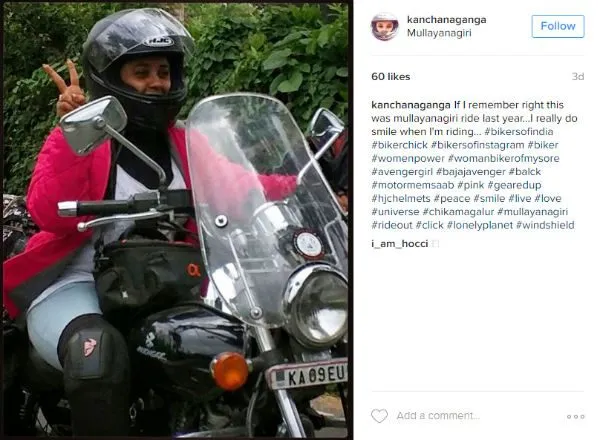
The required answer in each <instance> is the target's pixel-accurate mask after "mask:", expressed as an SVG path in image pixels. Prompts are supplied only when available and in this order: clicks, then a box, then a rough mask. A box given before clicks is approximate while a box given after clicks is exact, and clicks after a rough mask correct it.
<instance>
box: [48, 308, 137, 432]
mask: <svg viewBox="0 0 600 440" xmlns="http://www.w3.org/2000/svg"><path fill="white" fill-rule="evenodd" d="M58 354H59V359H60V361H61V363H62V365H63V370H64V386H65V394H66V397H67V399H68V400H69V404H70V406H71V424H72V428H73V435H75V436H124V435H127V433H128V431H129V412H128V407H129V403H130V402H129V392H130V370H129V355H128V350H127V344H126V342H125V339H124V338H123V336H122V335H121V334H120V333H119V332H118V331H117V329H115V328H114V327H113V326H111V325H110V324H108V323H107V322H106V321H104V319H103V318H102V316H100V315H87V316H80V317H79V318H77V319H75V320H73V321H72V322H71V323H70V324H69V325H68V326H67V328H66V329H65V330H64V331H63V334H62V335H61V337H60V342H59V344H58Z"/></svg>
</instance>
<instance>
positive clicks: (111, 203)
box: [58, 189, 194, 217]
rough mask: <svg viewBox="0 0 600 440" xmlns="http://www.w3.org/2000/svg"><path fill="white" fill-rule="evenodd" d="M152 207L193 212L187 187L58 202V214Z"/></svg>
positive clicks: (112, 212)
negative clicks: (108, 198) (100, 198)
mask: <svg viewBox="0 0 600 440" xmlns="http://www.w3.org/2000/svg"><path fill="white" fill-rule="evenodd" d="M152 209H155V210H159V211H170V210H173V211H175V212H176V213H186V214H193V212H194V206H193V204H192V196H191V192H190V191H189V190H187V189H183V190H169V191H164V192H162V193H158V192H149V193H141V194H136V195H134V196H132V197H130V198H129V199H128V200H101V201H82V202H80V201H65V202H59V203H58V215H59V216H60V217H80V216H87V215H93V216H112V215H121V214H139V213H143V212H148V211H150V210H152Z"/></svg>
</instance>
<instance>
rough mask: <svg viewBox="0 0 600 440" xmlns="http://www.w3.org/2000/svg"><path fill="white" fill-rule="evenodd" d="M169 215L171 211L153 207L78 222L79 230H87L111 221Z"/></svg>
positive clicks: (148, 218)
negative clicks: (132, 212) (146, 209)
mask: <svg viewBox="0 0 600 440" xmlns="http://www.w3.org/2000/svg"><path fill="white" fill-rule="evenodd" d="M167 215H169V212H162V211H157V210H156V209H154V208H152V209H151V210H150V211H148V212H140V213H137V214H118V215H111V216H110V217H102V218H97V219H94V220H90V221H89V222H81V223H78V224H77V230H78V231H79V232H85V231H87V230H88V229H90V228H94V227H96V226H102V225H106V224H110V223H116V222H119V221H124V220H133V221H137V220H151V219H153V218H160V217H164V216H167Z"/></svg>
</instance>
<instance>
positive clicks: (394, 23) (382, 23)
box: [371, 13, 398, 41]
mask: <svg viewBox="0 0 600 440" xmlns="http://www.w3.org/2000/svg"><path fill="white" fill-rule="evenodd" d="M371 30H372V32H373V35H374V36H375V38H377V39H378V40H381V41H388V40H391V39H392V38H394V37H395V36H396V34H397V33H398V19H397V18H396V17H394V16H393V15H392V14H388V13H381V14H377V15H376V16H375V17H373V20H371Z"/></svg>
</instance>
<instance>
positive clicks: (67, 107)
mask: <svg viewBox="0 0 600 440" xmlns="http://www.w3.org/2000/svg"><path fill="white" fill-rule="evenodd" d="M67 67H68V68H69V77H70V82H71V85H69V86H67V84H66V83H65V80H64V79H62V77H61V76H60V75H59V74H58V73H56V71H55V70H54V69H53V68H52V67H50V66H49V65H48V64H43V65H42V68H43V69H44V72H46V73H47V74H48V76H50V78H51V79H52V81H54V84H56V87H58V93H59V95H58V102H57V103H56V114H57V115H58V117H63V116H64V115H66V114H67V113H69V112H71V111H73V110H75V109H76V108H77V107H79V106H81V105H83V104H85V102H86V98H85V94H84V93H83V90H81V88H80V87H79V76H78V75H77V69H76V68H75V64H74V63H73V61H71V60H67Z"/></svg>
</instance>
